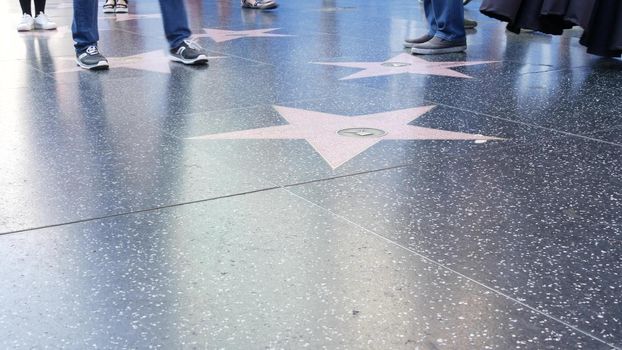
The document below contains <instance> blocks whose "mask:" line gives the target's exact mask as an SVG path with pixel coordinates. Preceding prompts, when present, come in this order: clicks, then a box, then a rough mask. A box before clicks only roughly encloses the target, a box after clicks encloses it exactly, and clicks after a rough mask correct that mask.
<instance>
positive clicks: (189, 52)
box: [170, 40, 207, 65]
mask: <svg viewBox="0 0 622 350" xmlns="http://www.w3.org/2000/svg"><path fill="white" fill-rule="evenodd" d="M170 59H171V61H174V62H181V63H183V64H190V65H192V64H206V63H207V52H205V50H203V48H202V47H201V46H199V44H197V43H195V42H194V41H190V40H184V41H183V42H182V43H181V45H179V46H178V47H176V48H174V49H171V50H170Z"/></svg>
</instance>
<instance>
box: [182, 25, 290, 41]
mask: <svg viewBox="0 0 622 350" xmlns="http://www.w3.org/2000/svg"><path fill="white" fill-rule="evenodd" d="M279 29H280V28H268V29H253V30H223V29H210V28H203V31H204V32H205V34H196V35H194V36H193V38H211V39H212V40H214V41H215V42H217V43H221V42H223V41H229V40H235V39H240V38H259V37H276V36H291V35H287V34H271V33H268V32H272V31H275V30H279Z"/></svg>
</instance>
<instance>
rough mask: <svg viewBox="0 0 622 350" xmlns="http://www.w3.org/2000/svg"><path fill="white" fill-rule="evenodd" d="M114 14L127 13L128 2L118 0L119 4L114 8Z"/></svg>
mask: <svg viewBox="0 0 622 350" xmlns="http://www.w3.org/2000/svg"><path fill="white" fill-rule="evenodd" d="M114 12H116V13H127V1H126V0H117V4H116V5H115V7H114Z"/></svg>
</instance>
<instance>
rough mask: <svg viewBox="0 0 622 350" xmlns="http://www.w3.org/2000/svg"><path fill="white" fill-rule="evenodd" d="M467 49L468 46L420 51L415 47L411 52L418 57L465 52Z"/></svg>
mask: <svg viewBox="0 0 622 350" xmlns="http://www.w3.org/2000/svg"><path fill="white" fill-rule="evenodd" d="M466 49H467V47H466V45H463V46H453V47H445V48H442V49H419V48H416V47H413V48H412V49H411V50H410V52H411V53H413V54H416V55H440V54H444V53H453V52H463V51H465V50H466Z"/></svg>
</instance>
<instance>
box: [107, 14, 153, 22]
mask: <svg viewBox="0 0 622 350" xmlns="http://www.w3.org/2000/svg"><path fill="white" fill-rule="evenodd" d="M143 18H162V15H160V14H159V13H151V14H146V15H131V14H128V13H118V14H116V15H114V16H103V17H99V19H114V20H115V21H116V22H125V21H133V20H136V19H143Z"/></svg>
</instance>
